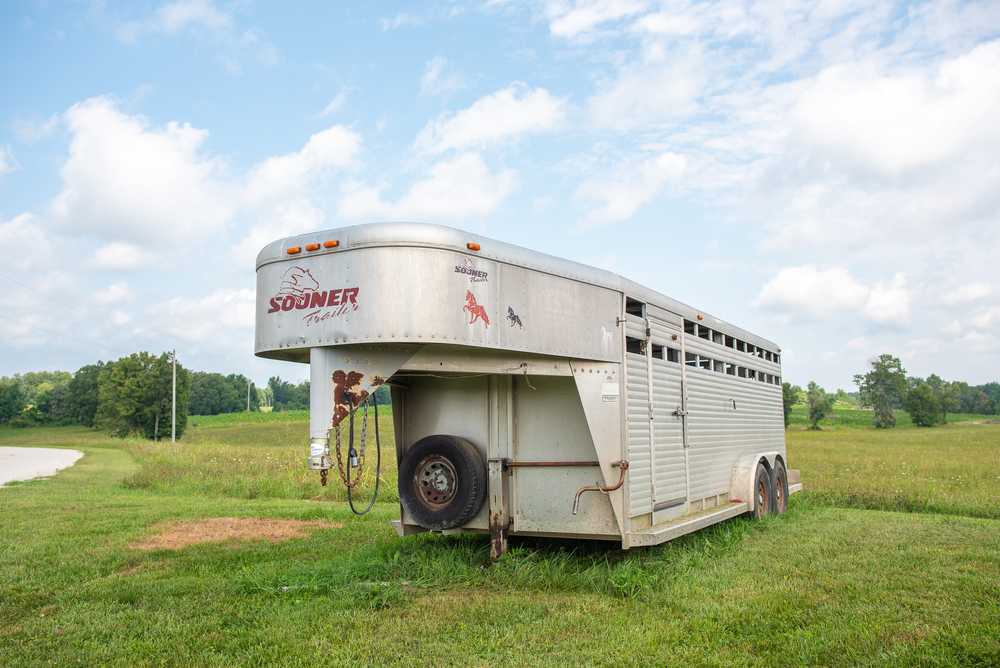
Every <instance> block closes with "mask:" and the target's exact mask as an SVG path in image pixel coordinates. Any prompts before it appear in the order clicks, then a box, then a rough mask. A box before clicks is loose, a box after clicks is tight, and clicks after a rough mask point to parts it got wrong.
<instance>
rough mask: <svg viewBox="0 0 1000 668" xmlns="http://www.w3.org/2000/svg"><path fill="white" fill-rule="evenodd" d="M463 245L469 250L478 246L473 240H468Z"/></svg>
mask: <svg viewBox="0 0 1000 668" xmlns="http://www.w3.org/2000/svg"><path fill="white" fill-rule="evenodd" d="M465 247H466V248H468V249H469V250H470V251H477V250H479V248H480V246H479V244H477V243H476V242H475V241H470V242H469V243H467V244H465Z"/></svg>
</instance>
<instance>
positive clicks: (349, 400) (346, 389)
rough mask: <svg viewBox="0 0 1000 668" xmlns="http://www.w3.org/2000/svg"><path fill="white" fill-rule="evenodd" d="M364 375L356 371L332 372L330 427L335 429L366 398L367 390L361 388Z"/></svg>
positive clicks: (341, 370)
mask: <svg viewBox="0 0 1000 668" xmlns="http://www.w3.org/2000/svg"><path fill="white" fill-rule="evenodd" d="M364 377H365V374H363V373H360V372H358V371H344V370H343V369H337V370H336V371H334V372H333V417H332V418H331V420H330V426H331V427H336V426H337V425H338V424H340V423H341V422H342V421H343V419H344V418H346V417H347V416H348V415H350V414H351V411H353V410H354V409H355V408H357V407H358V406H360V405H361V402H362V401H364V400H365V399H367V398H368V390H365V389H364V388H362V387H361V380H362V379H363V378H364Z"/></svg>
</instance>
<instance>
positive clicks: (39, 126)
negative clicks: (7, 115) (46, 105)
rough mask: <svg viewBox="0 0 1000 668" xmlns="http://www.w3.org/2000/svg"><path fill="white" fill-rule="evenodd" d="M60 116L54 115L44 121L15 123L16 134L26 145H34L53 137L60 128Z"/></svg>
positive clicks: (18, 121) (20, 121)
mask: <svg viewBox="0 0 1000 668" xmlns="http://www.w3.org/2000/svg"><path fill="white" fill-rule="evenodd" d="M59 121H60V116H59V114H53V115H51V116H49V117H48V118H47V119H45V120H44V121H31V120H23V119H22V120H17V121H14V134H15V135H17V138H18V139H19V140H20V141H22V142H24V143H25V144H33V143H35V142H36V141H39V140H41V139H45V138H46V137H48V136H49V135H51V134H52V133H53V132H54V131H55V129H56V128H57V127H58V126H59Z"/></svg>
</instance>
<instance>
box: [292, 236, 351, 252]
mask: <svg viewBox="0 0 1000 668" xmlns="http://www.w3.org/2000/svg"><path fill="white" fill-rule="evenodd" d="M339 245H340V241H338V240H337V239H327V240H326V241H324V242H323V243H317V242H313V243H309V244H306V250H307V251H309V252H310V253H312V252H313V251H318V250H319V249H320V248H336V247H337V246H339ZM285 252H286V253H288V254H289V255H298V254H299V253H301V252H302V247H301V246H289V247H288V248H287V249H286V250H285Z"/></svg>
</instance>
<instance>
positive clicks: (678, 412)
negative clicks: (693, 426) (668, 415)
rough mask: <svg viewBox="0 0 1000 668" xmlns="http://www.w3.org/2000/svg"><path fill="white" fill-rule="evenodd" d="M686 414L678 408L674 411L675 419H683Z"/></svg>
mask: <svg viewBox="0 0 1000 668" xmlns="http://www.w3.org/2000/svg"><path fill="white" fill-rule="evenodd" d="M687 414H688V412H687V411H684V410H681V409H680V408H678V409H677V410H675V411H674V415H676V416H677V417H684V416H685V415H687Z"/></svg>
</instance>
